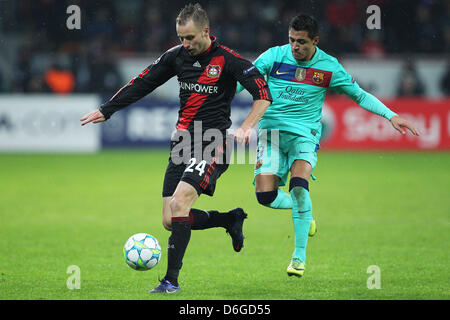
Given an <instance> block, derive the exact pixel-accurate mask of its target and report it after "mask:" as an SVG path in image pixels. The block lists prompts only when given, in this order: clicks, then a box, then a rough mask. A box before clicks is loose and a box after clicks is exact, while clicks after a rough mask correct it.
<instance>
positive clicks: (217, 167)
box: [162, 141, 229, 197]
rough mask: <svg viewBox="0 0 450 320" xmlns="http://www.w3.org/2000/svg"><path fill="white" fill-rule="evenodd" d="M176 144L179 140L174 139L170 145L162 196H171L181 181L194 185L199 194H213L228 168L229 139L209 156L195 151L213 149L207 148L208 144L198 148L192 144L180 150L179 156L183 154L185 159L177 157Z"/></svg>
mask: <svg viewBox="0 0 450 320" xmlns="http://www.w3.org/2000/svg"><path fill="white" fill-rule="evenodd" d="M176 146H177V142H173V141H172V142H171V146H170V152H171V156H170V158H169V164H168V165H167V169H166V174H165V176H164V183H163V192H162V196H163V197H171V196H172V195H173V194H174V192H175V189H176V188H177V186H178V183H179V182H180V181H184V182H186V183H188V184H190V185H191V186H192V187H194V188H195V190H197V194H198V195H201V194H206V195H209V196H213V195H214V190H215V189H216V182H217V179H219V177H220V176H221V175H222V173H224V172H225V171H226V170H227V169H228V165H229V161H228V160H229V154H228V152H227V141H225V142H224V143H222V144H221V145H219V146H218V147H216V148H214V149H213V150H212V152H211V156H207V157H203V156H202V155H198V154H197V153H198V152H195V151H199V150H202V154H203V152H204V151H205V150H206V151H207V152H209V150H211V149H206V148H208V145H207V144H205V143H202V144H201V146H199V148H197V149H195V148H194V146H191V148H189V150H184V151H182V152H179V154H178V156H180V155H181V156H182V157H183V161H180V159H179V157H177V158H176V159H175V157H174V155H175V153H174V151H175V149H176Z"/></svg>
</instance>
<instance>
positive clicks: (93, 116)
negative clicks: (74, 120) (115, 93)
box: [80, 110, 106, 126]
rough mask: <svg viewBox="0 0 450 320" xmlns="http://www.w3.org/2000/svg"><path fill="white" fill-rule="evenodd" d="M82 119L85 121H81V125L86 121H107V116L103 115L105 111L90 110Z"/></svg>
mask: <svg viewBox="0 0 450 320" xmlns="http://www.w3.org/2000/svg"><path fill="white" fill-rule="evenodd" d="M80 121H83V122H82V123H81V125H82V126H84V125H85V124H86V123H89V122H92V123H97V122H103V121H106V118H105V116H104V115H103V113H101V111H100V110H94V111H92V112H89V113H88V114H87V115H85V116H84V117H83V118H81V119H80Z"/></svg>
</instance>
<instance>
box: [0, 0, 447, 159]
mask: <svg viewBox="0 0 450 320" xmlns="http://www.w3.org/2000/svg"><path fill="white" fill-rule="evenodd" d="M185 3H186V2H185V1H144V0H129V1H118V0H117V1H83V0H78V1H76V0H71V1H56V0H37V1H30V0H18V1H8V0H6V1H5V0H2V1H0V39H1V40H0V92H1V95H0V150H1V151H21V150H22V151H23V150H41V151H70V150H78V151H81V150H85V151H92V150H99V149H101V148H108V147H130V146H138V147H146V146H166V145H167V140H168V137H169V135H170V132H171V131H172V130H173V127H174V123H175V121H176V117H177V114H176V110H177V107H178V105H177V98H178V96H177V94H176V92H177V90H178V83H177V81H176V79H175V78H173V79H171V80H170V81H169V82H167V83H166V84H165V85H164V86H162V87H160V88H159V89H157V90H156V91H155V92H154V93H153V94H151V95H150V96H149V97H150V99H143V100H142V101H140V102H138V103H136V105H135V107H134V108H129V109H126V110H124V111H122V112H120V113H118V114H117V115H116V116H115V117H114V119H113V120H112V121H110V122H108V124H107V125H104V126H101V128H92V127H91V128H89V129H85V130H84V131H82V130H81V128H78V126H77V125H76V120H77V119H78V116H79V115H82V114H83V113H85V112H87V111H89V110H91V109H93V108H96V107H97V106H98V105H99V104H100V103H101V102H102V101H105V100H106V99H108V98H110V97H111V96H112V95H113V94H114V93H115V92H116V91H117V90H118V89H119V88H121V87H122V86H123V85H124V84H125V83H127V82H128V81H129V80H130V79H132V78H133V77H135V76H136V75H138V74H139V73H140V72H141V71H142V70H143V69H145V68H146V66H148V65H149V64H150V63H152V62H153V61H154V60H155V59H156V58H157V57H158V56H159V55H160V54H161V53H162V52H164V51H165V50H167V49H169V48H171V47H172V46H174V45H177V44H178V39H177V37H176V32H175V24H174V19H175V17H176V15H177V13H178V12H179V10H180V8H181V7H183V6H184V4H185ZM199 3H201V4H202V5H203V6H204V7H205V8H206V9H207V11H208V14H209V16H210V21H211V29H212V34H213V35H215V36H217V37H218V39H219V41H220V42H221V43H223V44H225V45H227V46H229V47H230V48H233V49H235V50H236V51H238V52H239V53H240V54H241V55H243V56H244V57H246V58H248V59H250V60H253V59H255V58H256V57H257V56H258V54H259V53H261V52H262V51H264V50H265V49H267V48H269V47H270V46H274V45H282V44H285V43H286V42H287V25H288V23H289V20H290V18H291V17H292V16H293V15H294V14H295V13H297V12H306V13H310V14H312V15H314V16H316V17H317V18H318V20H319V22H320V27H321V30H320V38H321V41H320V43H319V46H320V47H321V48H322V49H324V50H325V51H327V52H329V53H331V54H332V55H334V56H336V57H338V58H339V60H340V62H341V63H342V64H343V65H344V66H345V67H346V68H347V70H348V71H349V72H350V74H352V75H353V77H354V78H355V79H356V80H357V81H358V83H359V84H360V85H361V86H362V87H363V88H365V89H366V90H367V91H369V92H371V93H373V94H374V95H375V96H377V97H378V98H380V99H382V100H383V101H384V102H385V103H386V104H387V105H388V106H389V107H391V108H392V109H394V110H395V111H397V112H399V113H402V115H403V116H405V117H406V118H408V119H410V120H411V121H412V122H413V123H414V124H415V125H416V126H417V127H418V128H419V129H420V131H421V132H422V136H421V138H419V139H410V137H404V138H401V137H398V136H396V135H395V134H394V132H393V130H391V128H390V127H389V124H387V125H386V123H385V122H384V121H383V120H382V119H378V118H377V117H375V116H372V115H370V114H367V113H366V112H363V111H362V110H360V109H359V108H358V107H357V106H356V105H355V104H354V103H353V102H352V101H350V100H349V99H347V98H345V97H344V98H342V97H336V96H335V95H333V94H332V92H330V95H329V97H328V99H327V104H326V106H325V110H324V123H325V134H324V137H323V141H322V145H323V146H324V147H326V148H327V149H341V148H344V149H372V148H376V149H384V148H388V149H425V150H435V149H446V150H448V149H449V148H450V142H449V141H450V138H449V135H450V126H449V121H450V120H449V119H450V116H449V100H447V99H448V95H449V94H450V59H449V55H448V54H449V49H450V19H449V16H450V3H449V1H444V0H412V1H405V0H397V1H388V0H370V1H369V0H367V1H366V0H364V1H356V0H330V1H296V2H294V3H292V2H291V1H280V0H278V1H275V0H274V1H253V0H252V1H247V0H242V1H199ZM374 4H375V5H377V6H378V7H379V8H380V10H381V29H372V30H371V29H368V28H367V26H366V21H367V19H368V17H369V16H370V14H369V13H367V12H366V9H367V7H368V6H369V5H374ZM70 5H77V6H78V7H79V8H80V12H81V24H80V29H73V30H69V29H68V27H67V25H66V22H67V20H68V18H69V17H70V16H71V13H67V12H66V10H67V8H68V7H69V6H70ZM147 98H148V97H147ZM30 101H33V103H30ZM248 108H249V95H247V94H246V93H243V94H240V95H238V96H237V97H236V99H235V103H234V106H233V111H234V112H233V120H234V122H235V123H239V122H240V121H241V120H242V119H243V117H245V115H246V113H247V112H248ZM49 113H51V114H52V116H51V117H48V116H47V115H48V114H49ZM150 119H151V120H150ZM149 121H151V122H152V126H151V129H150V126H148V123H149ZM83 137H84V140H83V139H82V138H83ZM58 139H59V143H58V141H55V140H58ZM82 140H83V141H82ZM94 141H95V142H94Z"/></svg>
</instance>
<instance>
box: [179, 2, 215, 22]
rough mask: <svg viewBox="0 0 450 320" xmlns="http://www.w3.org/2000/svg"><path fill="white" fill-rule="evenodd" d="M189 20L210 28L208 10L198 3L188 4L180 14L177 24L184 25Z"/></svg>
mask: <svg viewBox="0 0 450 320" xmlns="http://www.w3.org/2000/svg"><path fill="white" fill-rule="evenodd" d="M189 20H192V21H193V22H194V23H195V24H196V25H197V26H199V27H202V28H203V27H208V28H209V19H208V15H207V13H206V11H205V10H204V9H203V8H202V6H201V5H200V4H198V3H196V4H191V3H190V4H188V5H186V6H185V7H184V8H183V9H182V10H181V11H180V13H179V14H178V16H177V19H176V22H177V25H180V26H184V25H185V24H186V23H187V22H188V21H189Z"/></svg>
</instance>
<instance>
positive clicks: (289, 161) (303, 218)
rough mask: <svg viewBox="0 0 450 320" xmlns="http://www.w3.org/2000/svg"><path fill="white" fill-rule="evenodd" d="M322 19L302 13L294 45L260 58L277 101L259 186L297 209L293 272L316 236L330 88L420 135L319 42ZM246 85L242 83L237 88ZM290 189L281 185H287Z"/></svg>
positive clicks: (266, 198) (264, 126) (293, 31)
mask: <svg viewBox="0 0 450 320" xmlns="http://www.w3.org/2000/svg"><path fill="white" fill-rule="evenodd" d="M318 43H319V36H318V24H317V22H316V20H315V19H314V18H313V17H311V16H308V15H304V14H301V15H298V16H296V17H294V18H293V19H292V21H291V23H290V24H289V44H286V45H284V46H278V47H273V48H270V49H268V50H267V51H265V52H264V53H262V54H261V55H260V56H259V57H258V58H257V59H256V61H255V62H254V65H255V66H256V68H258V70H259V71H260V72H261V73H262V74H263V75H265V76H266V78H267V82H268V84H269V88H270V91H271V93H272V98H273V103H272V105H271V106H270V107H269V108H268V109H267V111H266V113H265V114H264V116H263V117H262V118H261V120H260V121H259V133H258V149H257V159H256V164H255V191H256V197H257V200H258V202H259V203H260V204H262V205H265V206H268V207H271V208H275V209H287V208H292V220H293V225H294V232H295V239H294V240H295V241H294V242H295V250H294V253H293V255H292V259H291V263H290V264H289V266H288V268H287V273H288V275H289V276H297V277H301V276H303V273H304V270H305V262H306V245H307V242H308V234H309V235H310V236H312V235H314V233H315V230H316V226H315V221H314V220H313V219H312V202H311V197H310V194H309V178H310V176H311V174H312V171H313V170H314V168H315V166H316V163H317V150H318V149H319V140H320V136H321V129H322V125H321V123H320V119H321V118H322V106H323V103H324V100H325V95H326V92H327V90H328V89H331V90H334V91H335V92H338V93H339V94H342V93H344V94H346V95H347V96H348V97H350V98H351V99H352V100H353V101H355V102H356V103H357V104H358V105H360V106H361V107H362V108H364V109H366V110H367V111H370V112H372V113H375V114H377V115H379V116H382V117H384V118H386V119H388V120H389V121H390V122H391V123H392V126H393V127H394V128H395V129H396V130H398V131H399V132H400V133H401V134H405V133H406V132H405V131H404V128H407V129H409V130H410V131H411V133H412V134H413V135H418V132H417V130H416V129H415V128H414V127H413V126H412V125H411V124H410V123H409V122H408V121H406V120H405V119H403V118H400V117H399V116H398V115H397V114H396V113H394V112H393V111H391V110H390V109H389V108H387V107H386V106H385V105H384V104H383V103H381V102H380V101H379V100H378V99H377V98H376V97H374V96H373V95H371V94H370V93H367V92H365V91H364V90H363V89H361V88H360V87H359V85H358V84H357V83H356V82H355V80H354V79H353V78H352V77H351V76H350V75H349V74H348V73H347V71H346V70H345V69H344V68H343V67H342V65H341V64H340V63H339V62H338V60H337V59H336V58H334V57H332V56H330V55H328V54H326V53H325V52H324V51H322V50H320V49H319V48H318V47H317V44H318ZM242 89H243V88H242V87H241V86H240V85H238V88H237V92H239V91H241V90H242ZM289 172H290V173H291V178H290V181H289V191H290V194H288V193H286V192H284V191H283V190H281V189H279V186H284V185H286V182H287V176H288V174H289Z"/></svg>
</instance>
